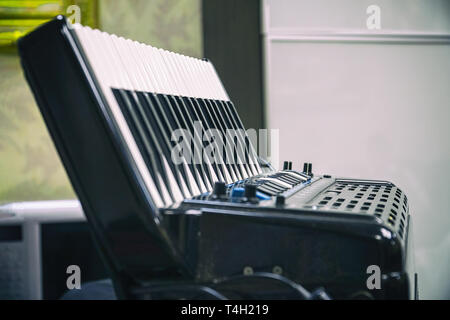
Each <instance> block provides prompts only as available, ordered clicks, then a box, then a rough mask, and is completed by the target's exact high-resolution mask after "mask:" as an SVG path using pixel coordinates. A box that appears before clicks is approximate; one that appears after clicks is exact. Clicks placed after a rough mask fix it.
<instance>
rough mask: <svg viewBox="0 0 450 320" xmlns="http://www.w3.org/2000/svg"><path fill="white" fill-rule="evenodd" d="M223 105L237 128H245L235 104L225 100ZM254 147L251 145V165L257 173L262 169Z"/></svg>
mask: <svg viewBox="0 0 450 320" xmlns="http://www.w3.org/2000/svg"><path fill="white" fill-rule="evenodd" d="M224 106H225V107H226V110H227V111H228V112H229V114H230V116H231V117H232V118H233V119H234V121H235V122H236V124H237V126H238V128H240V129H243V130H245V127H244V124H243V123H242V120H241V118H240V117H239V115H238V113H237V111H236V108H235V106H234V105H233V103H232V102H231V101H227V102H225V103H224ZM254 147H255V146H252V151H253V154H252V159H253V167H254V169H256V171H257V173H261V172H262V170H261V167H260V165H259V163H258V160H257V159H256V157H257V154H256V151H255V148H254Z"/></svg>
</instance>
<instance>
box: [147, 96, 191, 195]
mask: <svg viewBox="0 0 450 320" xmlns="http://www.w3.org/2000/svg"><path fill="white" fill-rule="evenodd" d="M141 97H142V98H143V102H144V103H145V105H146V108H145V112H146V114H147V116H148V119H149V121H150V122H151V123H152V125H153V126H154V128H155V129H156V130H155V133H156V135H157V136H158V138H159V139H160V141H161V145H162V146H163V148H164V150H165V153H166V154H167V157H168V159H169V165H170V167H171V168H173V170H174V171H175V172H176V173H177V175H176V177H178V178H177V182H178V183H179V185H180V189H181V190H182V192H183V194H185V195H186V197H190V196H191V195H193V194H195V193H198V192H195V193H193V186H192V185H191V181H190V179H189V174H188V173H187V172H186V169H185V167H184V165H183V164H175V163H174V162H173V161H172V147H173V146H172V144H171V142H170V140H169V138H168V134H171V132H172V131H171V127H170V123H169V121H168V120H166V119H164V112H163V111H161V109H162V108H161V106H160V105H158V104H159V103H158V102H159V100H158V98H157V97H156V96H155V95H154V94H151V93H141ZM186 188H187V189H188V191H189V192H190V194H188V193H187V192H188V191H187V190H185V189H186Z"/></svg>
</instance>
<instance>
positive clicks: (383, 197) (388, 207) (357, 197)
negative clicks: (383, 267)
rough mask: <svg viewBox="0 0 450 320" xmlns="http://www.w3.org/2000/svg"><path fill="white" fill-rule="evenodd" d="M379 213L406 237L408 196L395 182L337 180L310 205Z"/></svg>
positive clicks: (401, 235)
mask: <svg viewBox="0 0 450 320" xmlns="http://www.w3.org/2000/svg"><path fill="white" fill-rule="evenodd" d="M311 206H316V207H317V208H323V209H325V210H338V211H346V212H353V213H366V214H372V215H375V216H377V217H379V218H381V219H382V220H384V222H385V223H387V224H388V225H389V226H391V227H392V228H393V229H394V230H395V231H397V233H398V235H399V236H400V237H401V238H402V239H403V238H404V237H405V227H406V221H407V220H406V218H407V214H408V199H407V197H406V195H405V194H404V193H403V192H402V191H401V190H400V189H399V188H397V187H396V186H394V185H392V184H370V183H363V184H361V183H355V182H349V181H336V183H335V184H333V185H332V186H330V187H329V188H328V189H326V190H324V191H322V192H321V193H320V194H319V195H318V196H317V197H315V198H314V199H313V200H312V201H311V202H310V203H308V204H307V207H311Z"/></svg>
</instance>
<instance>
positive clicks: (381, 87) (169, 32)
mask: <svg viewBox="0 0 450 320" xmlns="http://www.w3.org/2000/svg"><path fill="white" fill-rule="evenodd" d="M72 5H77V6H79V8H80V18H81V23H82V24H85V25H90V26H92V27H99V28H101V29H102V30H104V31H107V32H109V33H115V34H118V35H121V36H124V37H126V38H131V39H134V40H138V41H141V42H145V43H149V44H152V45H153V46H156V47H162V48H165V49H168V50H172V51H176V52H180V53H183V54H186V55H190V56H195V57H203V56H205V57H208V58H209V59H210V60H212V62H213V63H214V64H215V66H216V68H217V70H218V73H219V75H220V76H221V78H222V80H223V82H224V85H225V88H226V89H227V91H228V93H229V95H230V96H231V99H232V100H233V101H234V102H235V104H236V105H237V108H238V109H239V112H240V114H241V116H242V118H243V121H244V123H245V124H246V126H247V127H248V128H256V129H258V128H275V129H279V130H280V149H279V160H280V161H283V160H290V161H293V162H294V166H295V167H296V168H300V166H301V164H302V163H303V162H304V161H308V162H312V163H313V166H314V170H315V171H316V172H319V173H329V174H336V175H340V176H347V177H357V178H375V179H386V180H390V181H393V182H394V183H395V184H397V185H398V186H399V187H400V188H402V189H403V191H405V192H406V194H407V195H408V198H409V203H410V212H411V214H412V216H413V219H414V236H415V247H416V265H417V269H418V272H419V290H420V297H421V298H425V299H443V298H445V299H449V298H450V271H449V270H450V232H449V227H450V197H449V187H448V181H449V180H450V143H449V142H450V141H449V138H450V129H449V126H448V121H449V119H450V105H449V102H450V59H449V58H450V1H447V0H434V1H429V0H395V1H394V0H370V1H366V0H340V1H333V0H315V1H305V0H276V1H275V0H246V1H240V0H204V1H201V0H151V1H148V0H114V1H113V0H90V1H87V0H86V1H81V0H79V1H75V0H72V1H69V0H60V1H56V0H55V1H44V0H43V1H41V0H30V1H19V0H8V1H5V0H0V203H6V202H13V201H29V200H52V199H71V198H75V195H74V193H73V190H72V188H71V186H70V182H69V181H68V179H67V176H66V174H65V172H64V169H63V167H62V165H61V163H60V160H59V158H58V155H57V154H56V151H55V149H54V146H53V144H52V142H51V140H50V137H49V135H48V132H47V130H46V128H45V125H44V123H43V120H42V118H41V115H40V113H39V111H38V108H37V106H36V104H35V102H34V99H33V97H32V95H31V92H30V90H29V88H28V85H27V84H26V82H25V80H24V77H23V74H22V70H21V67H20V62H19V59H18V56H17V53H16V49H15V40H16V39H17V38H18V37H20V36H21V35H23V34H25V33H26V32H28V31H30V30H32V29H33V28H34V27H35V26H37V25H39V24H40V23H42V22H44V21H46V20H48V19H50V18H51V17H53V16H55V15H57V14H66V15H67V16H71V15H72V14H73V11H68V8H69V7H70V6H72ZM371 5H376V6H377V7H378V8H379V13H380V16H379V17H380V24H379V28H376V29H369V28H368V27H367V21H368V19H369V18H370V16H371V13H370V12H368V11H367V8H368V7H369V6H371Z"/></svg>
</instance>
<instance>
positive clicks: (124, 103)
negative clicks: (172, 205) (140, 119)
mask: <svg viewBox="0 0 450 320" xmlns="http://www.w3.org/2000/svg"><path fill="white" fill-rule="evenodd" d="M113 93H114V96H115V97H116V100H117V103H118V105H119V107H120V109H121V111H122V113H123V115H124V117H125V120H126V121H127V123H128V126H129V128H130V131H131V133H132V134H133V137H134V138H135V140H136V144H137V145H138V147H139V150H140V151H141V154H142V156H143V158H144V161H145V163H146V165H147V167H148V169H149V172H150V174H151V176H152V178H153V181H154V182H155V185H156V187H157V189H158V191H159V194H160V196H161V198H162V200H163V201H164V203H165V204H166V205H167V204H168V203H167V201H168V200H167V197H164V194H165V192H164V191H163V186H162V184H161V181H160V179H159V177H158V173H160V172H164V169H163V166H162V163H161V161H160V160H159V159H157V156H156V155H155V154H154V152H153V150H154V149H155V148H154V147H153V146H150V145H147V146H145V144H146V143H148V144H150V141H147V139H145V138H144V137H143V135H142V134H141V133H140V132H139V129H138V125H137V121H135V114H134V111H133V108H132V106H131V103H130V101H129V100H128V97H127V95H126V94H125V93H124V91H123V90H120V89H113ZM133 115H134V117H133ZM141 131H142V130H141ZM165 180H166V179H165ZM165 182H166V183H167V180H166V181H165ZM168 193H169V194H170V196H171V200H172V201H173V202H174V201H175V198H174V196H173V194H172V190H170V189H169V190H168Z"/></svg>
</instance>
